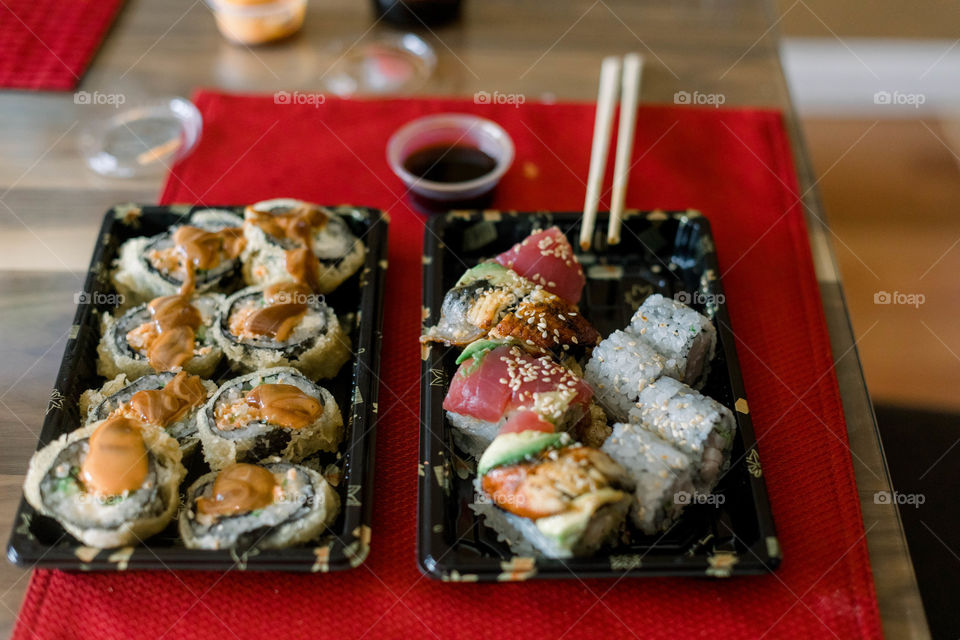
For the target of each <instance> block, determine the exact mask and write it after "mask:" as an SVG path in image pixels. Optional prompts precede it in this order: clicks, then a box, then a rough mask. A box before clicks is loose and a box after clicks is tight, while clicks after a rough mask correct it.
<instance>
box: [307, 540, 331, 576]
mask: <svg viewBox="0 0 960 640" xmlns="http://www.w3.org/2000/svg"><path fill="white" fill-rule="evenodd" d="M313 556H314V558H315V559H314V561H313V566H312V567H310V572H311V573H317V572H318V571H319V572H321V573H326V572H328V571H330V545H329V544H328V545H326V546H324V547H314V548H313Z"/></svg>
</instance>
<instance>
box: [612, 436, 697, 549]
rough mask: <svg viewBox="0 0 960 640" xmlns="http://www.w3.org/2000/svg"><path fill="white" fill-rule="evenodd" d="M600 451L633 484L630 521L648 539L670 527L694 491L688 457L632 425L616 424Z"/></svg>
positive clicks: (691, 465) (659, 438)
mask: <svg viewBox="0 0 960 640" xmlns="http://www.w3.org/2000/svg"><path fill="white" fill-rule="evenodd" d="M601 450H602V451H604V452H605V453H607V454H608V455H609V456H610V457H611V458H613V459H614V460H616V461H617V462H618V463H620V465H621V466H622V467H623V468H624V469H626V470H627V473H628V474H630V477H631V478H632V479H633V481H634V482H635V483H636V485H637V486H636V490H635V491H634V494H633V504H632V505H631V507H630V519H631V520H632V521H633V524H634V525H635V526H636V527H637V528H638V529H640V530H641V531H643V532H644V533H646V534H648V535H653V534H655V533H657V532H659V531H662V530H663V529H665V528H667V527H668V526H669V525H670V524H672V523H673V522H674V521H675V520H676V519H677V517H678V516H679V515H680V513H681V512H682V511H683V508H684V506H685V505H686V501H683V500H678V499H677V498H676V496H677V495H678V494H680V493H681V492H687V493H688V494H692V493H693V492H694V491H695V488H694V481H693V475H692V470H693V466H694V462H693V460H692V459H691V457H690V456H689V455H688V454H686V453H684V452H683V451H680V450H679V449H677V448H676V447H674V446H672V445H671V444H669V443H668V442H666V441H665V440H664V439H663V438H661V437H659V436H657V435H656V434H654V433H652V432H650V431H648V430H646V429H645V428H643V427H641V426H639V425H635V424H624V423H617V424H615V425H614V426H613V433H612V434H611V435H610V437H609V438H607V441H606V442H604V443H603V446H602V447H601Z"/></svg>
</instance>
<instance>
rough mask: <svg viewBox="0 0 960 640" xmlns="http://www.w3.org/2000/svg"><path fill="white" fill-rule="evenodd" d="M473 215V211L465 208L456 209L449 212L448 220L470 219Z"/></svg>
mask: <svg viewBox="0 0 960 640" xmlns="http://www.w3.org/2000/svg"><path fill="white" fill-rule="evenodd" d="M472 217H473V211H465V210H463V209H454V210H453V211H450V212H448V213H447V220H451V221H453V220H470V219H471V218H472Z"/></svg>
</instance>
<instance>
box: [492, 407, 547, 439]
mask: <svg viewBox="0 0 960 640" xmlns="http://www.w3.org/2000/svg"><path fill="white" fill-rule="evenodd" d="M522 431H542V432H543V433H553V432H554V431H555V429H554V427H553V424H551V423H550V422H547V421H546V420H544V419H543V418H541V417H540V414H539V413H537V412H536V411H531V410H529V409H520V410H519V411H516V412H514V414H513V415H512V416H510V417H509V418H507V421H506V422H504V423H503V426H502V427H500V431H499V432H498V433H497V435H503V434H504V433H520V432H522Z"/></svg>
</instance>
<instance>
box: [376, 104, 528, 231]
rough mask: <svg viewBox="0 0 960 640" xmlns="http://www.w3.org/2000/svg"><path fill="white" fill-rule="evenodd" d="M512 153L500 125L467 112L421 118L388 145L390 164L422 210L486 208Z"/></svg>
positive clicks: (507, 138) (436, 211)
mask: <svg viewBox="0 0 960 640" xmlns="http://www.w3.org/2000/svg"><path fill="white" fill-rule="evenodd" d="M513 153H514V152H513V142H512V141H511V140H510V136H509V135H507V132H506V131H504V130H503V129H502V128H501V127H500V126H499V125H497V124H496V123H494V122H491V121H490V120H486V119H484V118H479V117H477V116H473V115H467V114H440V115H435V116H427V117H424V118H419V119H417V120H414V121H413V122H410V123H408V124H407V125H405V126H403V127H401V128H400V129H399V130H398V131H397V132H396V133H394V134H393V136H392V137H391V138H390V142H389V143H388V144H387V162H388V163H389V164H390V168H391V169H393V172H394V173H396V174H397V176H399V177H400V179H402V180H403V182H404V184H405V185H406V186H407V194H408V197H409V199H410V203H411V204H412V205H413V206H414V208H416V209H417V210H419V211H421V212H423V213H440V212H444V211H449V210H451V209H482V208H486V207H488V206H489V205H490V203H491V202H492V201H493V191H494V189H495V187H496V186H497V183H498V182H499V181H500V178H501V177H502V176H503V174H504V173H505V172H506V171H507V169H508V168H509V167H510V164H511V163H512V162H513Z"/></svg>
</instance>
